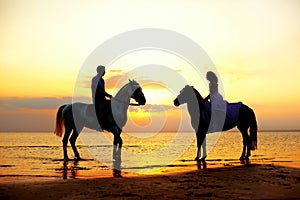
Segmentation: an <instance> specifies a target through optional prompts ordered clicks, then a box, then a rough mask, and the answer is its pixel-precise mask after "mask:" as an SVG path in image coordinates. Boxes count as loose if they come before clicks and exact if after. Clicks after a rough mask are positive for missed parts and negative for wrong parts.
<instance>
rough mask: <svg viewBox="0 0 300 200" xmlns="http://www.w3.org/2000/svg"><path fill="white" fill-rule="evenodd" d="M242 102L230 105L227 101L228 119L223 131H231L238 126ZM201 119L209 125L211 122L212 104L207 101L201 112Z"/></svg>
mask: <svg viewBox="0 0 300 200" xmlns="http://www.w3.org/2000/svg"><path fill="white" fill-rule="evenodd" d="M242 105H243V103H242V102H237V103H228V102H227V101H226V118H225V122H224V126H223V131H226V130H229V129H231V128H233V127H235V126H236V124H237V121H238V118H239V113H240V108H241V106H242ZM201 119H202V120H203V121H204V122H205V123H206V124H209V123H210V120H211V103H210V102H208V101H206V102H205V103H204V105H203V108H202V110H201Z"/></svg>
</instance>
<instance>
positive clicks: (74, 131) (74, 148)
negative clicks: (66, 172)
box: [70, 128, 81, 160]
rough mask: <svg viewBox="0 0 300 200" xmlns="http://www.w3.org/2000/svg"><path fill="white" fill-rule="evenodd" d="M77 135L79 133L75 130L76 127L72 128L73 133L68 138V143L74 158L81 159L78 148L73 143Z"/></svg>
mask: <svg viewBox="0 0 300 200" xmlns="http://www.w3.org/2000/svg"><path fill="white" fill-rule="evenodd" d="M78 135H79V132H77V130H76V128H74V130H73V133H72V135H71V138H70V144H71V147H72V149H73V152H74V155H75V160H80V159H81V158H80V155H79V153H78V150H77V148H76V145H75V143H76V140H77V138H78Z"/></svg>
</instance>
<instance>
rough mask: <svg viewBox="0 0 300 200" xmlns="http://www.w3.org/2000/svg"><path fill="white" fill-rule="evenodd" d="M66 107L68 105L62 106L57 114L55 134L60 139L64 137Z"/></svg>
mask: <svg viewBox="0 0 300 200" xmlns="http://www.w3.org/2000/svg"><path fill="white" fill-rule="evenodd" d="M65 107H66V105H62V106H60V107H59V108H58V111H57V114H56V126H55V131H54V134H55V135H57V136H58V137H61V136H62V133H63V128H64V118H63V115H62V111H63V109H64V108H65Z"/></svg>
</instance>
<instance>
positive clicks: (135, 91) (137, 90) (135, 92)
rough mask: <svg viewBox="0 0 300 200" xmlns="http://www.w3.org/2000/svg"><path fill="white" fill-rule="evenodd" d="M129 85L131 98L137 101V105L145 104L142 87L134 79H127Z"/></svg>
mask: <svg viewBox="0 0 300 200" xmlns="http://www.w3.org/2000/svg"><path fill="white" fill-rule="evenodd" d="M129 85H130V88H131V94H132V95H131V98H133V99H134V100H135V101H136V102H138V103H139V105H145V104H146V98H145V95H144V93H143V91H142V88H141V87H140V85H139V84H138V83H137V82H136V81H135V80H132V81H131V80H129Z"/></svg>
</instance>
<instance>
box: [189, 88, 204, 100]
mask: <svg viewBox="0 0 300 200" xmlns="http://www.w3.org/2000/svg"><path fill="white" fill-rule="evenodd" d="M192 88H193V90H194V92H195V94H196V97H197V100H198V102H202V101H203V97H202V96H201V94H200V93H199V92H198V90H196V89H195V88H194V87H192Z"/></svg>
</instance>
